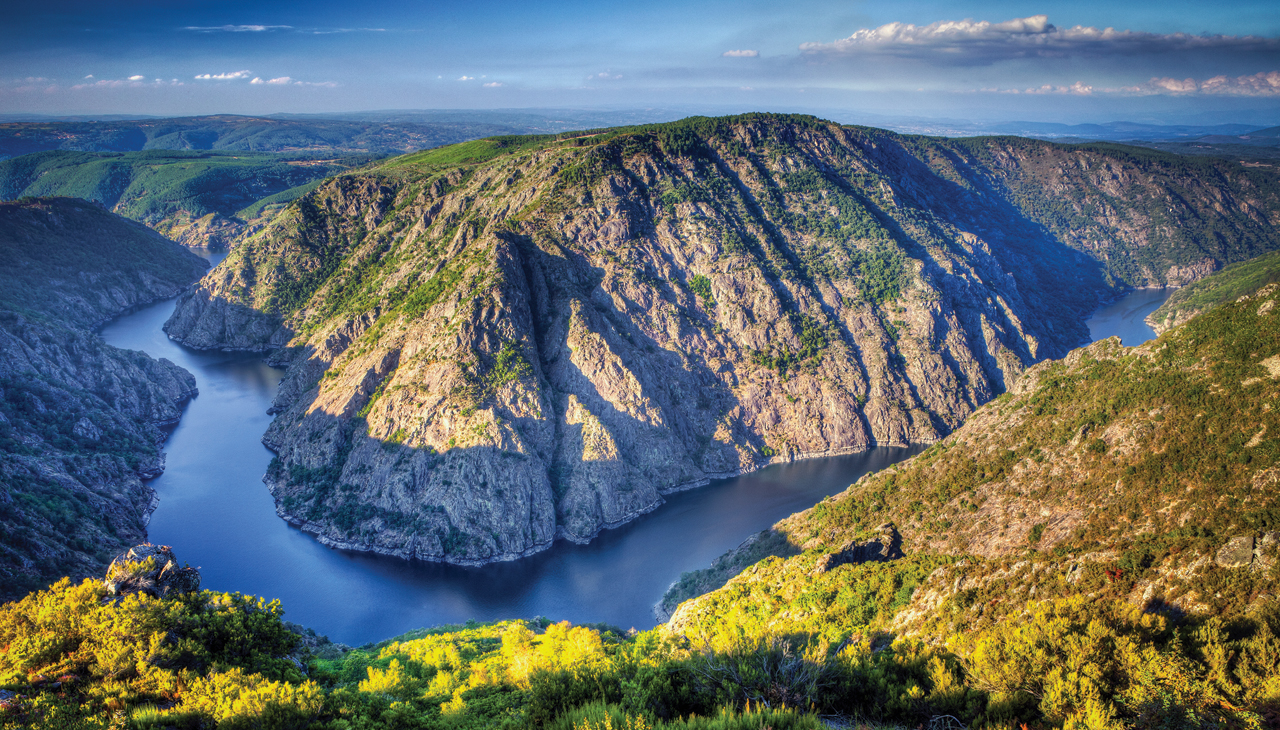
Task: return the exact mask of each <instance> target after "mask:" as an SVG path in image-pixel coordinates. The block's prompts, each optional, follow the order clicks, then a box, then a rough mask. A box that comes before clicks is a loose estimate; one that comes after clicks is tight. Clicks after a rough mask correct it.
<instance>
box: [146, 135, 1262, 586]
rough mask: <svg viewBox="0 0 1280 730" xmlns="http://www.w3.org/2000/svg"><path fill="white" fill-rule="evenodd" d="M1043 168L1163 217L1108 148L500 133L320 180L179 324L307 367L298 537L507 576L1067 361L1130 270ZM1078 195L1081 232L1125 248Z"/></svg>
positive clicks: (963, 410) (299, 422)
mask: <svg viewBox="0 0 1280 730" xmlns="http://www.w3.org/2000/svg"><path fill="white" fill-rule="evenodd" d="M1028 150H1030V151H1028ZM1045 158H1048V162H1046V159H1045ZM1045 165H1049V166H1050V167H1052V170H1054V171H1055V172H1054V174H1055V175H1057V176H1058V177H1056V178H1054V179H1055V180H1059V181H1060V182H1059V183H1058V184H1059V186H1060V187H1061V186H1070V185H1075V186H1077V187H1083V188H1085V189H1086V192H1087V195H1085V196H1084V198H1083V199H1087V200H1100V199H1104V198H1106V196H1109V195H1113V196H1123V195H1126V194H1127V188H1126V187H1125V185H1130V184H1133V181H1134V180H1137V179H1139V178H1140V179H1141V180H1144V181H1146V184H1148V185H1150V186H1152V187H1153V189H1155V190H1156V191H1158V192H1160V193H1161V194H1169V188H1170V183H1169V182H1168V180H1167V179H1166V178H1167V177H1168V175H1167V174H1166V173H1164V172H1159V171H1152V170H1149V169H1145V168H1140V167H1139V166H1138V165H1137V164H1136V163H1131V162H1129V161H1126V160H1125V159H1124V158H1123V156H1119V157H1116V156H1113V157H1107V156H1106V155H1105V154H1104V153H1102V152H1096V151H1095V152H1090V153H1088V154H1078V153H1077V152H1076V151H1075V148H1063V147H1056V146H1053V145H1046V144H1042V143H1032V142H1028V141H1025V140H999V139H996V140H986V141H981V140H980V141H961V142H944V141H938V140H922V139H916V138H906V137H901V136H898V135H893V134H890V133H887V132H880V131H877V130H866V129H853V128H844V127H839V126H837V125H834V124H829V123H824V122H820V121H818V120H813V119H810V118H780V117H774V116H764V115H751V116H746V117H739V118H731V119H723V120H696V121H692V122H686V123H681V124H674V125H659V126H656V127H653V128H644V129H635V130H620V131H611V132H606V133H603V134H598V135H591V136H581V137H576V138H564V139H554V138H541V139H530V138H510V139H496V140H484V141H479V142H474V143H469V144H467V145H460V146H457V147H453V148H445V149H442V150H436V151H432V152H427V153H422V154H419V155H413V156H409V157H406V158H399V159H397V160H394V161H392V162H390V163H387V164H386V165H385V166H383V167H382V168H379V169H376V170H373V171H369V172H365V173H361V174H359V175H348V176H343V177H339V178H336V179H334V180H332V181H330V182H329V183H326V184H325V185H322V186H321V187H320V188H319V189H318V190H316V191H315V192H314V193H312V194H310V195H308V196H306V197H305V198H303V199H301V200H300V201H299V202H297V203H295V204H293V205H292V206H290V207H289V208H288V209H286V210H285V211H284V212H282V213H281V214H280V215H279V216H277V217H276V218H275V219H274V221H272V222H271V223H270V224H269V225H268V226H267V227H266V228H265V229H264V230H263V231H261V232H259V233H256V234H255V235H253V236H251V237H249V238H247V239H245V240H244V241H243V243H242V244H241V245H240V246H239V247H238V248H237V250H236V251H235V252H233V254H232V255H231V256H230V257H229V258H228V259H227V260H226V261H225V262H224V263H223V264H222V265H221V266H219V267H218V268H217V269H216V270H215V271H213V272H211V273H210V275H209V276H207V277H206V278H205V279H204V280H203V281H202V282H201V284H200V286H199V287H197V288H196V290H194V291H193V292H191V293H190V294H188V295H185V297H184V299H183V301H182V303H181V304H180V306H179V308H178V310H177V311H176V312H175V315H174V318H173V319H172V320H171V321H170V322H169V323H168V324H167V325H166V329H167V330H168V332H169V333H170V335H171V336H172V337H174V338H175V339H178V340H180V341H183V342H185V343H187V344H189V345H193V346H196V347H210V348H215V347H216V348H227V349H255V350H263V351H266V350H272V349H276V348H284V347H289V348H292V349H290V350H288V352H289V356H290V357H291V358H292V366H291V369H290V372H289V375H288V377H287V379H286V382H285V383H284V385H283V386H282V388H281V394H280V397H279V399H278V401H277V404H276V408H277V410H278V411H279V415H278V416H277V418H276V421H275V422H274V423H273V425H272V426H271V428H270V430H269V431H268V433H267V434H266V436H265V441H266V443H267V444H268V445H269V446H271V447H272V448H273V449H275V450H276V451H277V453H278V455H279V458H278V459H277V461H276V462H275V463H274V464H273V466H272V469H271V471H270V472H269V473H268V475H267V482H268V484H269V486H270V487H271V489H272V492H273V494H274V495H275V497H276V499H277V504H278V509H279V512H280V514H281V515H282V516H283V517H285V518H286V519H289V520H291V521H292V522H294V523H295V524H298V525H300V526H301V527H303V529H305V530H308V531H310V532H313V533H315V534H317V535H318V536H319V538H320V539H321V540H322V541H324V542H326V543H328V544H332V545H338V546H342V547H346V548H351V549H359V550H373V551H377V552H382V553H388V554H395V555H402V556H405V557H418V558H423V559H429V560H447V561H453V562H484V561H490V560H498V559H507V558H512V557H516V556H519V555H523V554H526V553H528V552H531V551H534V550H538V549H541V548H544V547H546V546H547V545H549V544H550V542H551V541H552V540H553V539H555V538H556V537H564V538H567V539H571V540H576V541H582V540H587V539H589V538H590V537H591V536H592V535H594V534H595V533H596V532H597V531H598V530H600V529H602V528H606V527H609V526H612V525H616V524H620V523H621V522H624V521H626V520H629V519H631V518H633V517H634V516H636V515H638V514H641V513H643V512H645V511H648V510H651V509H653V508H655V507H656V506H657V505H658V504H660V503H661V501H662V495H663V494H664V493H667V492H670V491H671V490H675V489H681V488H685V487H688V486H693V485H697V484H700V483H703V482H704V481H705V480H707V479H708V478H712V477H718V476H725V475H731V474H735V473H739V472H741V471H744V470H749V469H754V468H758V467H759V466H761V465H764V464H767V463H769V462H771V461H774V460H779V459H781V460H786V459H794V458H801V457H806V456H816V455H823V454H836V453H843V452H849V451H857V450H861V449H865V448H867V447H868V446H871V445H873V444H892V443H908V442H911V443H928V442H932V441H935V440H937V439H940V438H942V437H943V436H945V435H946V434H947V433H949V432H950V431H951V430H952V429H954V428H955V427H957V426H958V425H959V424H960V423H961V422H963V421H964V420H965V418H967V417H968V416H969V415H970V414H971V413H972V412H973V411H974V409H976V408H977V407H978V406H980V405H981V404H982V403H984V402H986V401H988V400H990V399H991V398H993V397H994V396H995V395H997V394H999V393H1000V392H1002V391H1004V390H1005V389H1006V388H1007V387H1008V385H1009V384H1010V383H1012V382H1013V381H1014V380H1016V379H1017V378H1018V377H1019V375H1020V374H1021V373H1022V372H1023V371H1024V370H1025V368H1027V367H1029V366H1030V365H1032V364H1033V363H1035V362H1037V361H1039V360H1041V359H1044V358H1046V357H1060V356H1062V355H1063V354H1065V353H1066V352H1067V350H1068V349H1070V347H1072V346H1074V345H1076V344H1078V343H1079V342H1080V341H1082V340H1083V339H1084V338H1085V336H1086V332H1085V328H1084V327H1083V319H1084V316H1085V314H1086V313H1087V312H1088V311H1090V310H1091V309H1092V308H1093V306H1094V304H1095V303H1096V301H1097V295H1098V293H1099V292H1102V291H1104V290H1105V289H1106V286H1107V285H1106V283H1105V278H1106V276H1108V275H1109V274H1110V275H1113V276H1114V275H1115V274H1114V272H1108V271H1106V270H1104V268H1103V267H1102V266H1100V265H1099V264H1098V263H1097V262H1095V261H1094V259H1092V258H1090V256H1088V255H1085V254H1083V253H1081V252H1080V251H1077V250H1075V249H1074V248H1073V245H1077V244H1079V243H1080V242H1079V241H1075V240H1063V238H1062V237H1059V236H1056V235H1055V234H1054V233H1053V232H1052V225H1050V223H1051V222H1052V221H1049V219H1048V218H1049V217H1048V216H1047V214H1046V215H1041V214H1040V213H1038V212H1037V211H1038V208H1037V206H1040V202H1042V201H1043V200H1045V196H1044V195H1041V196H1040V197H1039V198H1030V197H1028V195H1029V194H1028V193H1026V192H1025V191H1026V190H1027V189H1029V188H1028V186H1029V185H1030V183H1029V182H1028V180H1029V178H1031V177H1033V175H1032V172H1029V171H1028V170H1033V171H1034V170H1038V169H1040V168H1041V167H1044V166H1045ZM1068 168H1069V169H1068ZM1121 173H1123V175H1127V176H1128V177H1127V178H1124V180H1126V181H1127V182H1125V185H1121V184H1120V183H1118V182H1116V181H1115V180H1114V179H1113V177H1112V176H1114V175H1117V174H1121ZM1232 173H1233V174H1239V175H1245V174H1246V173H1245V172H1242V171H1241V169H1233V170H1232ZM1249 174H1252V173H1249ZM1162 175H1163V176H1164V177H1161V176H1162ZM1095 178H1096V180H1095ZM1081 180H1084V181H1086V182H1081ZM1108 181H1110V182H1108ZM1086 183H1087V184H1086ZM1073 189H1074V188H1069V189H1068V190H1067V193H1070V192H1071V190H1073ZM1091 196H1092V197H1091ZM1066 197H1067V199H1068V200H1076V201H1077V207H1076V209H1075V210H1078V211H1079V212H1078V214H1076V218H1071V220H1076V219H1077V218H1078V219H1079V221H1080V225H1081V226H1083V227H1082V228H1080V229H1079V230H1078V231H1077V232H1078V233H1080V232H1081V231H1085V232H1087V233H1088V235H1089V236H1095V237H1097V238H1099V239H1101V238H1102V237H1104V236H1106V237H1110V236H1119V237H1122V238H1123V236H1126V235H1130V234H1133V232H1134V231H1137V230H1138V229H1139V227H1140V226H1139V223H1140V222H1139V221H1138V219H1137V218H1134V217H1133V216H1132V215H1129V214H1128V213H1126V212H1124V211H1119V210H1116V211H1113V215H1112V216H1111V217H1110V218H1109V219H1107V220H1104V221H1101V222H1099V221H1098V220H1097V219H1095V218H1092V217H1090V216H1089V215H1088V212H1089V210H1090V208H1089V207H1088V206H1085V205H1084V204H1080V203H1079V200H1081V199H1082V198H1081V197H1080V196H1076V197H1075V198H1072V196H1071V195H1067V196H1066ZM1067 205H1068V207H1070V205H1071V203H1068V204H1067ZM1090 205H1092V203H1091V204H1090ZM1259 205H1262V203H1259ZM1267 205H1270V202H1267ZM1055 206H1056V203H1055ZM1040 207H1044V206H1040ZM1057 210H1058V208H1057V207H1053V210H1052V211H1050V212H1053V211H1057ZM1268 210H1274V206H1273V207H1272V208H1270V209H1268ZM1268 215H1273V213H1268ZM1257 225H1258V226H1263V227H1265V228H1266V230H1267V231H1270V228H1269V226H1270V225H1271V223H1270V222H1268V221H1266V220H1264V221H1263V222H1262V223H1259V224H1257ZM1080 235H1085V233H1080ZM1134 235H1136V234H1134ZM1130 237H1132V236H1130ZM1108 240H1111V239H1110V238H1108ZM1145 240H1146V239H1144V241H1145ZM1085 243H1088V241H1085ZM1135 243H1138V242H1137V241H1135ZM1108 245H1110V244H1108ZM1079 247H1080V248H1084V249H1085V250H1089V251H1091V252H1092V249H1089V247H1088V246H1087V245H1084V246H1079ZM1112 248H1114V246H1113V247H1112ZM1152 248H1153V249H1155V250H1156V254H1159V255H1165V253H1167V251H1164V249H1160V247H1158V246H1156V247H1152ZM1108 250H1110V249H1108ZM1148 253H1150V252H1148ZM1156 254H1150V255H1151V256H1155V258H1153V259H1151V260H1159V256H1157V255H1156ZM1143 260H1146V259H1143ZM277 357H280V356H279V355H277Z"/></svg>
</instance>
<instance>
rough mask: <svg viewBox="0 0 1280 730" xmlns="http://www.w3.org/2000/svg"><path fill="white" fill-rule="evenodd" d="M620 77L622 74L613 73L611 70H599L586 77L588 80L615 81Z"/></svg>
mask: <svg viewBox="0 0 1280 730" xmlns="http://www.w3.org/2000/svg"><path fill="white" fill-rule="evenodd" d="M620 78H622V74H615V73H613V72H612V71H601V72H600V73H598V74H591V75H590V76H588V77H587V80H588V81H598V80H605V81H617V80H618V79H620Z"/></svg>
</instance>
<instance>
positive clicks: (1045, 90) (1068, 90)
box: [1022, 81, 1093, 96]
mask: <svg viewBox="0 0 1280 730" xmlns="http://www.w3.org/2000/svg"><path fill="white" fill-rule="evenodd" d="M1022 93H1024V94H1075V95H1077V96H1090V95H1092V94H1093V87H1092V86H1088V85H1086V84H1085V83H1084V82H1082V81H1077V82H1075V83H1074V84H1072V85H1070V86H1054V85H1053V84H1045V85H1043V86H1037V87H1035V88H1032V89H1027V90H1026V91H1024V92H1022Z"/></svg>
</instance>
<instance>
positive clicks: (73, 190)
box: [0, 150, 375, 245]
mask: <svg viewBox="0 0 1280 730" xmlns="http://www.w3.org/2000/svg"><path fill="white" fill-rule="evenodd" d="M372 159H375V158H374V157H373V156H370V155H340V156H326V157H324V158H317V157H316V156H314V155H311V156H308V155H306V154H303V153H293V154H271V153H252V152H251V153H245V152H207V151H191V152H182V151H166V150H148V151H144V152H70V151H63V150H55V151H48V152H36V153H33V154H29V155H23V156H21V157H15V158H13V159H9V160H4V161H0V200H16V199H18V198H21V197H24V196H33V197H41V196H67V197H77V198H84V199H85V200H91V201H94V202H96V203H100V204H102V205H103V206H105V207H107V208H108V209H110V210H113V211H115V212H116V213H119V214H120V215H123V216H125V217H127V218H132V219H133V220H136V221H139V222H141V223H145V224H147V225H148V226H150V227H152V228H154V229H155V230H157V231H159V232H160V233H162V234H164V235H166V236H168V237H170V238H174V239H180V240H181V242H182V243H185V244H187V245H203V244H206V243H209V242H210V238H209V237H210V233H211V229H217V228H218V227H219V224H221V226H222V227H229V228H230V229H233V230H234V231H235V232H238V231H239V230H240V228H241V226H239V224H238V222H234V221H230V220H228V219H229V218H231V217H233V216H235V215H236V214H237V212H239V211H240V210H242V209H244V208H247V207H249V206H252V205H254V204H255V203H257V202H258V201H261V200H262V199H263V198H268V197H271V196H277V197H278V194H280V193H282V192H284V191H287V190H290V189H292V188H297V187H298V186H301V185H306V184H307V183H310V182H313V181H317V180H320V179H322V178H325V177H328V176H330V175H333V174H334V173H337V172H340V171H342V170H348V169H351V168H353V167H357V166H359V165H362V164H365V163H367V162H369V161H371V160H372ZM259 207H260V206H259ZM206 218H207V219H206ZM201 219H206V220H204V221H201ZM196 222H200V223H201V225H199V226H196V227H195V229H194V230H189V229H191V228H192V225H193V224H194V223H196ZM197 234H203V235H197ZM229 234H230V231H224V232H223V235H222V237H219V238H217V241H216V242H220V243H225V240H223V239H224V238H225V236H226V235H229Z"/></svg>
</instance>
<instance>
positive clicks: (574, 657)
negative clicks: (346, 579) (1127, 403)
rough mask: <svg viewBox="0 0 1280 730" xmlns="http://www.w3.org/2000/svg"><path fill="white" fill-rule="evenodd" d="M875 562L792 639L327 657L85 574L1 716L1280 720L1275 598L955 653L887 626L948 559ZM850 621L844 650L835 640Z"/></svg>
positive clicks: (951, 645)
mask: <svg viewBox="0 0 1280 730" xmlns="http://www.w3.org/2000/svg"><path fill="white" fill-rule="evenodd" d="M766 567H767V566H766ZM852 567H853V566H842V567H841V568H838V569H837V570H836V571H834V572H840V571H845V570H847V569H849V568H852ZM867 567H868V566H861V567H860V568H858V570H862V569H864V568H867ZM874 567H875V570H874V571H872V573H874V575H873V574H871V573H867V572H866V571H865V570H862V575H863V577H861V578H859V577H854V578H852V579H851V580H849V581H847V583H848V585H849V586H850V588H851V590H853V591H859V590H862V591H865V593H864V594H863V599H862V600H861V602H859V601H858V600H857V599H851V600H850V602H849V604H848V605H849V606H852V607H854V608H855V609H857V610H854V611H852V612H845V613H841V614H839V616H836V615H834V614H831V613H829V612H828V613H817V614H810V616H809V618H808V619H807V620H797V619H790V620H789V621H788V623H787V625H786V628H785V629H784V628H782V627H775V628H770V627H767V626H765V625H763V624H761V623H760V622H758V621H753V620H752V618H751V617H750V616H749V615H748V614H744V613H741V611H743V610H746V611H748V612H757V611H758V610H759V609H758V607H756V605H755V604H752V603H750V602H747V603H743V602H740V601H730V602H729V604H728V605H729V607H730V608H731V610H735V611H738V613H734V614H733V615H731V616H725V617H724V618H723V620H721V621H719V622H717V623H716V624H715V626H714V627H712V628H713V631H714V633H713V634H712V635H711V636H701V637H696V636H694V635H687V634H686V635H682V634H669V633H664V632H663V630H662V629H656V630H654V631H649V632H645V633H641V634H638V635H632V636H625V635H622V634H620V633H619V632H618V631H617V630H615V629H612V628H609V627H604V626H572V625H570V624H569V623H567V622H563V623H552V622H550V621H548V620H545V619H540V620H536V621H504V622H499V623H495V624H476V623H468V624H467V625H466V626H445V627H438V628H433V629H424V630H419V631H415V632H411V633H409V634H406V635H404V636H401V637H398V638H396V639H393V640H389V641H385V642H382V643H380V644H377V645H369V646H365V647H361V648H359V649H355V650H349V651H345V652H340V653H335V652H334V651H332V650H330V651H326V652H325V653H324V654H323V655H312V654H310V653H309V652H308V651H307V650H306V649H304V648H302V646H301V642H300V637H299V636H298V635H297V634H294V633H292V632H290V631H289V630H288V629H287V628H286V627H285V625H284V624H283V622H282V620H281V613H282V612H281V610H280V606H279V604H278V603H265V602H263V601H261V600H260V599H253V598H248V597H243V596H240V595H238V594H224V593H214V592H210V591H203V592H199V593H194V594H187V595H184V596H179V597H172V598H166V599H155V598H151V597H148V596H145V595H140V594H135V595H132V596H129V597H127V598H125V599H123V600H120V601H106V600H103V599H104V598H105V593H106V592H105V589H104V588H102V586H101V585H100V584H99V583H97V582H94V581H85V582H84V583H82V584H80V585H72V584H71V583H70V582H69V581H66V580H63V581H61V582H59V583H57V584H55V585H54V586H52V587H51V588H50V589H48V590H46V591H42V592H39V593H33V594H31V595H29V596H27V597H26V598H24V599H23V600H21V601H18V602H15V603H11V604H6V605H4V606H3V607H0V642H3V645H4V646H6V647H7V650H6V652H5V653H4V654H0V686H3V687H4V688H6V689H7V690H9V691H12V692H16V693H17V695H18V697H17V698H16V699H14V700H10V701H9V702H8V703H6V705H5V707H4V709H0V728H4V730H10V729H11V728H12V729H13V730H16V729H17V728H28V727H68V728H96V727H101V728H106V727H108V726H121V727H130V728H166V727H167V728H193V729H194V728H204V727H219V728H263V729H264V730H265V729H270V730H274V729H276V728H304V727H305V728H323V729H325V730H351V729H352V728H360V729H361V730H375V729H376V728H389V729H390V728H397V729H399V728H421V729H423V730H426V729H429V728H494V727H496V728H512V729H514V728H534V727H543V728H558V729H563V730H570V728H573V729H574V730H579V729H582V728H590V729H591V730H604V729H606V728H608V729H610V730H623V729H624V728H625V729H627V730H642V729H643V730H661V729H664V728H670V729H672V730H675V729H681V730H684V729H689V730H693V729H698V730H739V729H741V730H747V729H750V730H757V729H759V728H764V727H773V728H778V729H782V728H794V729H796V730H818V729H819V728H821V727H823V725H822V724H821V723H820V722H819V721H818V716H826V717H832V718H840V719H843V720H844V721H845V722H851V721H852V722H858V723H866V722H877V723H892V724H895V725H899V726H903V725H905V726H917V725H924V724H928V723H930V722H935V721H937V719H938V718H945V717H946V716H950V717H951V718H952V719H953V720H956V721H958V722H960V723H963V724H964V725H965V726H967V727H971V728H1010V729H1011V730H1012V728H1017V727H1020V726H1022V725H1024V724H1025V725H1037V726H1041V727H1044V726H1049V727H1073V728H1074V727H1117V728H1118V727H1138V728H1156V727H1160V728H1170V727H1172V728H1183V727H1185V728H1193V727H1204V726H1206V725H1215V724H1226V725H1227V726H1230V727H1245V728H1248V727H1257V728H1261V727H1262V726H1263V722H1264V718H1265V717H1267V716H1268V715H1269V714H1270V713H1271V712H1273V711H1274V709H1275V707H1276V703H1277V702H1280V639H1277V636H1280V614H1278V613H1277V612H1276V611H1275V610H1274V609H1273V610H1268V611H1264V612H1260V613H1257V614H1254V615H1252V616H1250V617H1248V618H1241V619H1238V620H1235V621H1233V622H1225V621H1223V620H1222V619H1218V618H1213V619H1208V620H1196V621H1187V620H1176V619H1173V618H1171V617H1169V616H1165V615H1162V614H1159V613H1143V612H1142V611H1140V610H1137V609H1135V608H1132V607H1128V606H1124V605H1122V604H1117V603H1110V602H1101V603H1097V602H1095V603H1090V602H1088V601H1086V600H1083V599H1079V598H1076V599H1066V600H1059V601H1046V602H1035V601H1032V602H1029V603H1026V604H1025V606H1021V607H1020V608H1021V612H1020V615H1019V618H1018V620H1016V621H1007V622H1004V623H1001V624H998V625H996V626H993V627H991V628H987V629H982V630H979V631H969V632H960V633H957V634H954V635H952V636H949V637H944V639H945V641H943V642H941V643H924V642H920V641H917V640H912V639H902V638H899V639H896V640H895V639H894V638H893V637H892V636H891V635H888V634H885V633H883V630H884V628H885V626H886V624H885V617H886V616H888V615H889V613H887V612H886V609H888V611H889V612H891V611H892V608H893V607H894V606H895V605H898V606H900V605H903V604H904V603H905V601H904V600H903V599H902V596H904V595H907V596H909V593H910V591H909V590H907V589H906V586H908V585H909V582H907V583H904V582H903V581H902V577H903V576H905V575H907V574H915V575H919V574H921V573H922V571H923V570H925V569H926V568H927V566H926V565H925V564H923V563H919V562H917V563H916V564H915V565H914V566H912V567H908V568H906V569H904V570H900V571H898V578H897V579H894V577H893V575H894V571H895V568H894V567H893V566H892V565H887V566H886V565H880V566H874ZM738 580H739V581H741V580H742V578H739V579H738ZM886 581H887V582H886ZM894 586H898V587H896V588H895V587H894ZM767 597H768V594H761V595H760V596H758V598H767ZM841 598H849V597H848V596H842V597H841ZM838 602H839V600H837V601H834V602H833V603H838ZM795 606H796V604H789V606H788V607H790V608H794V607H795ZM833 626H835V627H838V630H837V631H836V632H835V633H836V634H838V635H839V634H843V635H844V636H845V638H844V639H843V640H841V641H838V642H834V641H832V640H831V635H832V633H833V632H832V627H833ZM304 668H305V673H304V671H302V670H303V669H304Z"/></svg>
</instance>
